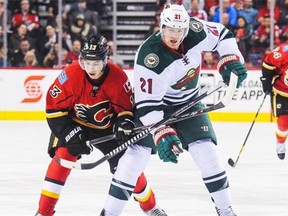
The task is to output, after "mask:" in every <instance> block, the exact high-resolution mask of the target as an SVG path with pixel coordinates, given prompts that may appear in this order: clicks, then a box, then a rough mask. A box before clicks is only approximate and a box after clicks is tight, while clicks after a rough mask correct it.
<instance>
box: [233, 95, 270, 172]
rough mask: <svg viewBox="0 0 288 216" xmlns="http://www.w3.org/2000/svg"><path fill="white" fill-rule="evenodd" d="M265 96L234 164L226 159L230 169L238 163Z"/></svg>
mask: <svg viewBox="0 0 288 216" xmlns="http://www.w3.org/2000/svg"><path fill="white" fill-rule="evenodd" d="M266 96H267V94H265V95H264V98H263V100H262V103H261V104H260V107H259V109H258V111H257V113H256V115H255V117H254V120H253V122H252V124H251V126H250V129H249V131H248V134H247V136H246V138H245V140H244V143H243V144H242V147H241V149H240V151H239V153H238V156H237V159H236V161H235V162H234V161H233V160H232V158H229V159H228V164H229V165H230V166H232V167H236V164H237V163H238V161H239V158H240V155H241V154H242V151H243V149H244V147H245V145H246V141H247V139H248V137H249V135H250V132H251V130H252V128H253V125H254V123H255V121H256V119H257V116H258V114H259V112H260V110H261V107H262V106H263V104H264V101H265V98H266Z"/></svg>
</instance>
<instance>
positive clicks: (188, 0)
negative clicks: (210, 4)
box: [182, 0, 205, 11]
mask: <svg viewBox="0 0 288 216" xmlns="http://www.w3.org/2000/svg"><path fill="white" fill-rule="evenodd" d="M182 4H183V5H184V7H185V8H186V10H187V11H189V10H190V8H191V7H192V4H191V0H183V1H182ZM204 6H205V0H199V7H198V8H199V10H204Z"/></svg>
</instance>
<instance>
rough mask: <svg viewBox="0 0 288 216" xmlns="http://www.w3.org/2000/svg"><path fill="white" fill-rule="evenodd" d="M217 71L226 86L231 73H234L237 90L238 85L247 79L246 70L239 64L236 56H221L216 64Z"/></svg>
mask: <svg viewBox="0 0 288 216" xmlns="http://www.w3.org/2000/svg"><path fill="white" fill-rule="evenodd" d="M217 69H218V71H219V72H220V74H221V76H222V78H223V81H224V83H225V84H226V85H228V84H229V81H230V75H231V72H232V71H235V72H236V75H237V76H238V83H237V88H239V86H240V84H241V83H242V82H243V80H245V79H246V77H247V69H246V67H245V66H244V65H243V64H242V63H241V62H240V58H239V57H238V56H236V55H224V56H221V58H220V59H219V62H218V64H217Z"/></svg>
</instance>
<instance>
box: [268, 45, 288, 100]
mask: <svg viewBox="0 0 288 216" xmlns="http://www.w3.org/2000/svg"><path fill="white" fill-rule="evenodd" d="M262 66H263V67H265V68H266V69H268V70H271V73H274V74H273V75H275V81H274V84H273V90H274V91H275V92H277V93H278V94H280V95H282V96H284V97H288V42H285V43H283V44H281V45H280V46H279V47H277V48H276V49H275V50H273V51H272V52H271V53H269V54H268V55H267V56H266V58H265V60H264V62H263V64H262Z"/></svg>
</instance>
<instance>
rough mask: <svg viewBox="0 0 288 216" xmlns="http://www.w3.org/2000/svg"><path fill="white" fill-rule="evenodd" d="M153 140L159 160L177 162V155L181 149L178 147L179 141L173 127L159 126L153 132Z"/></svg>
mask: <svg viewBox="0 0 288 216" xmlns="http://www.w3.org/2000/svg"><path fill="white" fill-rule="evenodd" d="M154 142H155V145H156V147H157V152H158V155H159V157H160V159H161V160H163V161H164V162H172V163H177V162H178V155H179V153H182V152H183V150H182V148H181V147H180V145H181V141H180V140H179V137H178V136H177V132H176V131H175V130H174V129H173V128H171V127H169V126H166V127H162V128H159V129H158V130H157V131H156V132H155V133H154Z"/></svg>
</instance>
